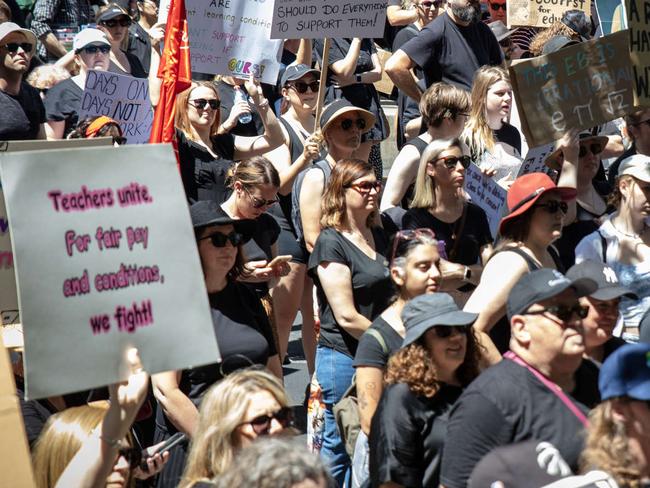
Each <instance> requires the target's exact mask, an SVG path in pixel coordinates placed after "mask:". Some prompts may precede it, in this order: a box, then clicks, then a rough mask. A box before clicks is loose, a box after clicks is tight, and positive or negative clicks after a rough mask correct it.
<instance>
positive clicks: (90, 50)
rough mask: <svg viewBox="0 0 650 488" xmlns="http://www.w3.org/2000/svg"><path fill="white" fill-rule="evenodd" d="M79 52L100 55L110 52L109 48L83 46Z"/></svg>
mask: <svg viewBox="0 0 650 488" xmlns="http://www.w3.org/2000/svg"><path fill="white" fill-rule="evenodd" d="M80 51H83V52H85V53H87V54H97V53H102V54H108V53H109V52H111V46H103V45H102V46H85V47H83V48H81V49H80Z"/></svg>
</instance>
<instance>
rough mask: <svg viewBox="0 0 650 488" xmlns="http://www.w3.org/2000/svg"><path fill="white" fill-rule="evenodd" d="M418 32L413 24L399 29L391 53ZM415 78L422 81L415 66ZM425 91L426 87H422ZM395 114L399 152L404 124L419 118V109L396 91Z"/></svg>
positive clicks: (407, 97) (402, 143)
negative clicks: (396, 113)
mask: <svg viewBox="0 0 650 488" xmlns="http://www.w3.org/2000/svg"><path fill="white" fill-rule="evenodd" d="M419 32H420V31H419V30H418V28H417V27H416V26H415V24H410V25H407V26H406V27H404V28H403V29H401V30H400V31H399V32H398V33H397V35H396V36H395V40H394V41H393V52H395V51H397V50H398V49H400V48H401V47H402V46H403V45H404V44H406V43H407V42H408V41H410V40H411V39H413V38H414V37H415V36H417V35H418V33H419ZM414 71H415V76H416V78H417V79H418V80H422V79H423V78H424V72H423V71H422V68H420V67H419V66H415V70H414ZM423 88H425V89H426V87H423ZM397 112H398V117H397V127H396V130H397V134H396V137H397V149H399V150H401V149H402V147H404V143H405V142H406V140H405V137H404V129H405V128H406V124H408V123H409V122H410V121H411V120H413V119H416V118H418V117H419V116H420V108H419V106H418V103H417V102H416V101H415V100H413V99H412V98H411V97H409V96H408V95H405V94H404V92H402V90H398V91H397Z"/></svg>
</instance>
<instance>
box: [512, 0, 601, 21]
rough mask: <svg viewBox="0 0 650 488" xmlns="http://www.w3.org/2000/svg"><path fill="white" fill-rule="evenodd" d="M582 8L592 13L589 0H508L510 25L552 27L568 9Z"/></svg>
mask: <svg viewBox="0 0 650 488" xmlns="http://www.w3.org/2000/svg"><path fill="white" fill-rule="evenodd" d="M574 9H577V10H582V11H584V12H585V14H587V18H589V16H590V15H591V2H590V1H589V0H534V1H533V0H508V12H507V14H508V27H512V26H515V27H519V26H531V27H550V26H551V24H553V22H557V21H559V20H560V19H561V18H562V14H563V13H564V12H566V11H567V10H574Z"/></svg>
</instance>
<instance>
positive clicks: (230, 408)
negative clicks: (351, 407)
mask: <svg viewBox="0 0 650 488" xmlns="http://www.w3.org/2000/svg"><path fill="white" fill-rule="evenodd" d="M292 420H293V413H292V411H291V407H290V406H289V399H288V398H287V394H286V393H285V391H284V388H283V387H282V384H281V383H280V381H279V380H278V379H277V377H275V376H274V375H272V374H271V373H269V372H268V371H264V370H260V369H245V370H242V371H237V372H234V373H231V374H229V375H228V376H226V377H225V378H224V379H222V380H221V381H219V383H217V384H216V385H214V386H213V387H212V388H210V389H209V390H208V391H207V392H206V393H205V396H204V397H203V400H202V401H201V408H200V412H199V417H198V420H197V428H196V436H195V437H194V438H193V439H192V442H191V445H190V452H189V455H188V458H187V467H186V469H185V472H184V473H183V479H182V482H181V484H180V485H179V488H199V487H208V486H213V485H210V484H209V482H210V481H211V480H214V479H215V478H217V477H218V476H219V475H220V474H221V473H223V472H224V471H226V469H227V468H228V467H229V466H230V465H231V464H232V462H233V460H234V459H235V458H236V457H237V452H238V451H239V450H240V449H242V448H244V447H246V446H249V445H250V444H251V443H252V442H254V441H255V439H257V438H258V437H260V436H268V435H278V434H281V433H282V432H283V431H284V430H285V429H287V428H289V427H291V425H292ZM277 462H282V460H279V459H278V460H277ZM174 486H176V485H174ZM233 488H234V487H233Z"/></svg>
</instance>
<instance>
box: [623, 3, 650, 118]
mask: <svg viewBox="0 0 650 488" xmlns="http://www.w3.org/2000/svg"><path fill="white" fill-rule="evenodd" d="M625 9H626V11H627V24H628V27H629V30H630V34H629V47H630V59H631V60H632V70H633V71H634V105H635V106H644V107H649V106H650V92H649V91H650V25H648V21H649V20H650V0H626V4H625Z"/></svg>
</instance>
